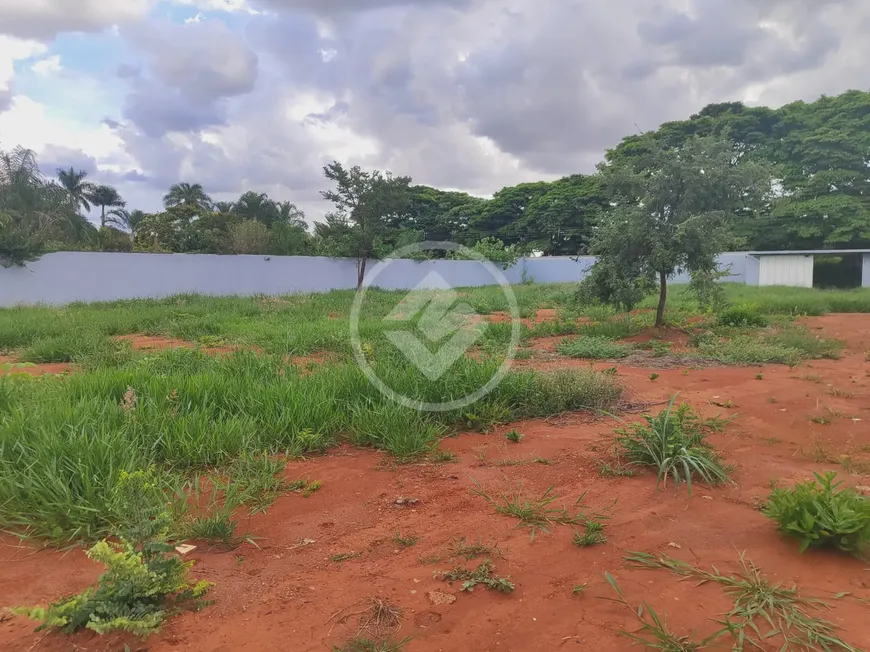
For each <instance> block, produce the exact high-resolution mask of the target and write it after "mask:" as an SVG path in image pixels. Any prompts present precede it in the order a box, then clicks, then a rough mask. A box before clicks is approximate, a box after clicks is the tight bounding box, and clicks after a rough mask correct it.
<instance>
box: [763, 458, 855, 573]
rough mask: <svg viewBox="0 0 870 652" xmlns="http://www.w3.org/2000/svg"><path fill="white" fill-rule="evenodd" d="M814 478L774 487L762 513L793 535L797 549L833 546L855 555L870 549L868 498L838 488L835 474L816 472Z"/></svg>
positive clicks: (802, 550) (838, 483) (785, 531)
mask: <svg viewBox="0 0 870 652" xmlns="http://www.w3.org/2000/svg"><path fill="white" fill-rule="evenodd" d="M814 475H815V480H810V481H809V482H802V483H799V484H797V485H795V486H794V487H791V488H788V489H774V490H773V493H771V494H770V497H769V498H768V500H767V504H766V505H765V507H764V513H765V514H766V515H767V516H768V517H770V518H771V519H773V520H774V521H776V522H777V524H778V525H779V529H780V530H781V531H782V532H784V533H785V534H787V535H789V536H791V537H793V538H796V539H797V540H798V542H799V544H800V545H799V550H800V551H801V552H804V551H805V550H807V549H810V548H835V549H837V550H842V551H843V552H846V553H849V554H851V555H855V556H857V557H867V553H868V551H870V500H868V499H867V498H865V497H864V496H862V495H860V494H859V493H857V492H855V491H854V490H852V489H846V488H844V489H840V485H841V484H842V483H840V482H834V480H835V479H836V477H837V474H836V473H834V472H828V473H826V474H825V475H820V474H818V473H815V474H814Z"/></svg>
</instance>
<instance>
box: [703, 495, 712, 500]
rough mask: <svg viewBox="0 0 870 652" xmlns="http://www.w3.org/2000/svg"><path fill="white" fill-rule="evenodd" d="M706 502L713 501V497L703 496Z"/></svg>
mask: <svg viewBox="0 0 870 652" xmlns="http://www.w3.org/2000/svg"><path fill="white" fill-rule="evenodd" d="M701 498H703V499H704V500H713V496H701Z"/></svg>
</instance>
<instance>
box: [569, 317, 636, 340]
mask: <svg viewBox="0 0 870 652" xmlns="http://www.w3.org/2000/svg"><path fill="white" fill-rule="evenodd" d="M649 326H652V321H651V319H650V318H649V317H647V316H638V317H634V316H632V315H625V316H621V317H616V318H615V319H606V320H601V321H593V322H589V323H586V324H582V325H581V326H580V333H581V334H582V335H584V336H586V337H596V338H601V339H609V340H622V339H625V338H626V337H632V336H634V335H638V334H639V333H641V332H642V331H643V329H644V328H648V327H649Z"/></svg>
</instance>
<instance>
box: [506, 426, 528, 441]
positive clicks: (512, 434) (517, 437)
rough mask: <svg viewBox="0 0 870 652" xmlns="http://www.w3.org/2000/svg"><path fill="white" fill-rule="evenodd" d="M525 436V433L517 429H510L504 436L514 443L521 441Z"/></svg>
mask: <svg viewBox="0 0 870 652" xmlns="http://www.w3.org/2000/svg"><path fill="white" fill-rule="evenodd" d="M524 437H525V435H524V434H522V433H521V432H519V431H518V430H516V429H512V430H509V431H508V432H507V433H505V436H504V438H505V439H507V440H508V441H510V442H513V443H514V444H519V443H520V441H522V439H523V438H524Z"/></svg>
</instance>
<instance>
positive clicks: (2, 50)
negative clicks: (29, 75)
mask: <svg viewBox="0 0 870 652" xmlns="http://www.w3.org/2000/svg"><path fill="white" fill-rule="evenodd" d="M47 49H48V48H46V47H45V45H43V44H42V43H40V42H38V41H31V40H24V39H19V38H14V37H11V36H3V35H0V111H2V108H3V106H2V96H3V94H4V93H11V90H12V79H13V77H14V76H15V62H16V61H20V60H23V59H30V58H31V57H35V56H38V55H40V54H44V53H45V52H46V51H47Z"/></svg>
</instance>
